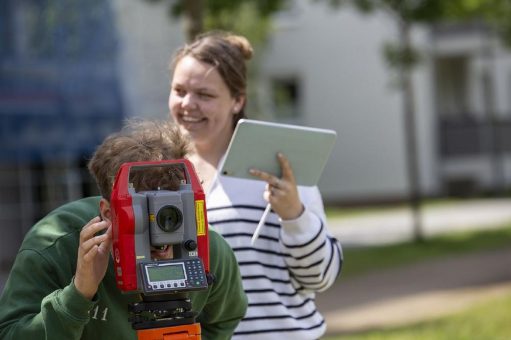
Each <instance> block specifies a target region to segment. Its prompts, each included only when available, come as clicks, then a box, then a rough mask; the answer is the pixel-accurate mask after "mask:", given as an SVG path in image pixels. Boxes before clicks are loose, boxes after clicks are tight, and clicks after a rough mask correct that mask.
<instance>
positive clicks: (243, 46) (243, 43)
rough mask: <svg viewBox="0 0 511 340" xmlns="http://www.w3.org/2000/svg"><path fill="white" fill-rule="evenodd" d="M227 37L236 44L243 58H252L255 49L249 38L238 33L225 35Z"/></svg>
mask: <svg viewBox="0 0 511 340" xmlns="http://www.w3.org/2000/svg"><path fill="white" fill-rule="evenodd" d="M225 39H226V40H227V41H228V42H229V43H230V44H231V45H233V46H236V47H237V48H238V49H239V50H240V51H241V54H242V55H243V58H245V60H249V59H251V58H252V55H253V54H254V49H253V48H252V45H251V44H250V42H249V41H248V39H247V38H245V37H243V36H241V35H236V34H229V35H227V36H226V37H225Z"/></svg>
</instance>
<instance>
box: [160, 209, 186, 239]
mask: <svg viewBox="0 0 511 340" xmlns="http://www.w3.org/2000/svg"><path fill="white" fill-rule="evenodd" d="M156 223H158V227H160V229H161V230H163V231H165V232H168V233H169V232H173V231H176V230H177V229H178V228H179V227H180V226H181V224H182V223H183V214H182V213H181V210H179V209H178V208H177V207H175V206H173V205H166V206H164V207H163V208H161V209H160V210H159V211H158V214H156Z"/></svg>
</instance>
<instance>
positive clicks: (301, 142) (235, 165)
mask: <svg viewBox="0 0 511 340" xmlns="http://www.w3.org/2000/svg"><path fill="white" fill-rule="evenodd" d="M336 137H337V134H336V132H335V131H333V130H326V129H318V128H312V127H304V126H298V125H289V124H279V123H272V122H265V121H258V120H250V119H241V120H240V121H239V122H238V124H237V126H236V128H235V130H234V134H233V136H232V139H231V142H230V144H229V147H228V149H227V155H226V157H225V159H224V162H223V164H222V165H221V166H220V174H221V175H223V176H232V177H239V178H248V179H253V180H257V179H258V178H257V177H254V176H252V175H250V173H249V169H252V168H255V169H259V170H262V171H266V172H269V173H271V174H274V175H277V176H279V177H281V170H280V165H279V162H278V159H277V153H278V152H282V153H283V154H284V155H285V156H286V157H287V158H288V159H289V162H290V163H291V167H292V168H293V173H294V175H295V179H296V183H297V184H298V185H304V186H314V185H317V183H318V181H319V178H320V177H321V173H322V172H323V169H324V167H325V165H326V162H327V161H328V157H329V156H330V152H331V151H332V148H333V146H334V143H335V139H336Z"/></svg>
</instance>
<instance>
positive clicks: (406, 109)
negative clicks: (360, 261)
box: [399, 20, 424, 242]
mask: <svg viewBox="0 0 511 340" xmlns="http://www.w3.org/2000/svg"><path fill="white" fill-rule="evenodd" d="M399 35H400V39H401V42H400V43H401V48H402V53H403V52H404V53H408V52H409V51H411V41H410V39H411V38H410V24H409V23H408V22H406V20H403V21H401V22H400V24H399ZM403 57H404V59H403V60H401V63H400V67H401V70H400V72H401V88H402V93H403V114H404V129H405V131H404V133H405V144H406V145H405V147H406V162H407V176H408V189H409V201H410V205H411V209H412V218H413V232H414V240H415V241H416V242H420V241H423V239H424V235H423V230H422V216H421V206H420V203H421V193H420V183H419V178H420V173H419V165H418V159H419V154H418V149H417V133H416V124H415V89H414V86H413V81H412V72H411V70H412V68H411V65H409V64H408V62H409V60H407V59H406V56H404V55H403Z"/></svg>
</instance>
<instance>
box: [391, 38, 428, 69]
mask: <svg viewBox="0 0 511 340" xmlns="http://www.w3.org/2000/svg"><path fill="white" fill-rule="evenodd" d="M383 55H384V57H385V60H386V61H387V63H388V64H389V66H390V67H392V68H399V67H400V66H404V67H405V68H407V69H411V68H412V67H413V66H415V65H416V64H417V63H419V61H420V54H419V51H417V50H416V49H414V48H413V47H412V46H401V45H398V44H395V43H391V42H387V43H385V45H384V46H383Z"/></svg>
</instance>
